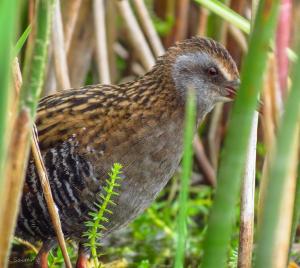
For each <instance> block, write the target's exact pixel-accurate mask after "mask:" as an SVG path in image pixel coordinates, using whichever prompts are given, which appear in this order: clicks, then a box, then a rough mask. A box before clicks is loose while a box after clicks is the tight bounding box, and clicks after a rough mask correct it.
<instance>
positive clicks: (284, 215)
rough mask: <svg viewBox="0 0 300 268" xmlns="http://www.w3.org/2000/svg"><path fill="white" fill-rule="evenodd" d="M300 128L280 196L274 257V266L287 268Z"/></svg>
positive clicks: (295, 138)
mask: <svg viewBox="0 0 300 268" xmlns="http://www.w3.org/2000/svg"><path fill="white" fill-rule="evenodd" d="M299 128H300V125H299V124H298V128H297V130H296V131H295V133H294V140H293V142H294V145H293V152H292V156H291V158H290V161H289V173H288V174H287V176H286V178H285V179H284V185H283V190H282V196H281V197H280V199H281V207H280V218H279V222H278V224H277V228H276V240H275V249H274V252H273V258H272V261H273V265H272V267H274V268H285V267H286V264H287V263H288V255H289V247H290V237H291V230H292V221H293V212H294V201H295V193H296V183H297V167H298V161H299V159H298V153H299V137H300V136H299V134H300V132H299Z"/></svg>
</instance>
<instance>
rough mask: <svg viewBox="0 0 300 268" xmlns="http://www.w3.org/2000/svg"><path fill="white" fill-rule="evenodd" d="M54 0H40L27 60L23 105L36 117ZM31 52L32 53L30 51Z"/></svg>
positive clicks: (22, 92)
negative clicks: (31, 45) (34, 37)
mask: <svg viewBox="0 0 300 268" xmlns="http://www.w3.org/2000/svg"><path fill="white" fill-rule="evenodd" d="M52 5H53V0H49V1H48V0H40V1H39V4H38V10H37V23H38V24H37V32H36V39H35V41H34V48H33V51H32V55H31V56H29V59H27V60H26V61H25V70H24V75H23V77H24V83H23V87H22V90H21V101H20V105H21V107H27V108H29V110H30V115H31V117H32V118H34V115H35V110H36V107H37V104H38V100H39V96H40V93H41V90H42V85H43V78H44V73H45V65H46V56H47V48H48V44H49V36H50V22H51V16H52V12H53V11H52ZM29 54H30V53H29Z"/></svg>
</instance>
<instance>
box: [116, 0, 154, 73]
mask: <svg viewBox="0 0 300 268" xmlns="http://www.w3.org/2000/svg"><path fill="white" fill-rule="evenodd" d="M115 3H116V5H117V7H118V10H119V13H120V15H121V17H122V18H123V20H124V24H125V27H126V30H127V32H128V38H129V41H130V42H131V44H132V46H133V48H134V51H135V53H136V54H137V56H138V57H139V59H140V61H141V63H142V65H143V66H144V67H145V69H146V70H150V69H151V67H152V66H153V65H154V63H155V61H154V58H153V55H152V53H151V50H150V48H149V46H148V44H147V42H146V39H145V37H144V35H143V33H142V31H141V29H140V27H139V25H138V23H137V21H136V18H135V16H134V14H133V11H132V9H131V6H130V4H129V2H128V0H118V1H117V0H115Z"/></svg>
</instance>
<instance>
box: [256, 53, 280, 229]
mask: <svg viewBox="0 0 300 268" xmlns="http://www.w3.org/2000/svg"><path fill="white" fill-rule="evenodd" d="M275 65H276V64H275V59H274V55H272V56H270V58H269V63H268V71H267V76H266V82H265V83H264V85H265V86H264V89H263V101H264V105H263V116H262V127H263V135H264V136H263V139H264V143H265V145H266V149H267V150H266V151H267V153H266V156H265V159H264V163H263V170H262V179H261V182H260V187H259V193H258V210H257V211H258V213H257V221H258V225H260V221H261V212H262V207H263V203H264V198H265V193H266V187H267V185H268V174H267V171H268V170H269V162H270V156H271V155H272V152H273V144H274V141H275V131H276V125H277V124H276V123H277V120H278V117H279V113H278V109H277V108H276V107H277V101H276V98H275V94H276V91H277V86H276V81H278V80H277V79H276V78H277V75H276V74H277V72H276V68H275V67H276V66H275Z"/></svg>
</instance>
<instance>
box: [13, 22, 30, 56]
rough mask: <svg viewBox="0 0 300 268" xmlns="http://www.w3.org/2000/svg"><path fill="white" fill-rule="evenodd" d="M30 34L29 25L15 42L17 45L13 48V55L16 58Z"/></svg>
mask: <svg viewBox="0 0 300 268" xmlns="http://www.w3.org/2000/svg"><path fill="white" fill-rule="evenodd" d="M30 32H31V25H28V26H27V28H26V29H25V31H24V32H23V33H22V35H21V37H20V38H19V40H18V41H17V44H16V45H15V47H14V51H13V55H14V57H16V56H17V55H18V54H19V52H20V51H21V49H22V47H23V46H24V44H25V42H26V40H27V38H28V36H29V34H30Z"/></svg>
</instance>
